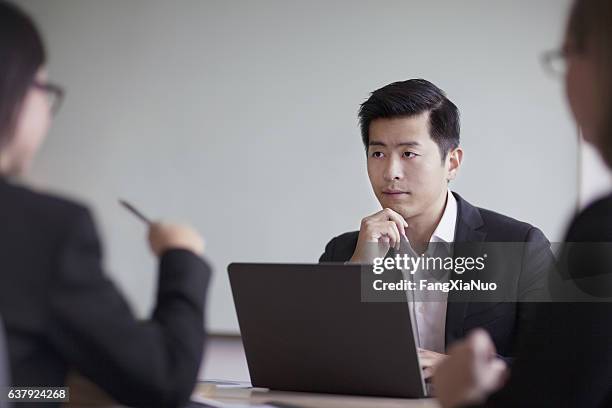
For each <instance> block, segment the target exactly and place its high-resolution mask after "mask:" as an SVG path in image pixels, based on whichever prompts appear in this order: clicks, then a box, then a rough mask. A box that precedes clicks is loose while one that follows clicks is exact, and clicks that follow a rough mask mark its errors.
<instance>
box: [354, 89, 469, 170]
mask: <svg viewBox="0 0 612 408" xmlns="http://www.w3.org/2000/svg"><path fill="white" fill-rule="evenodd" d="M424 112H429V129H430V136H431V138H432V139H433V141H434V142H436V144H437V145H438V148H439V149H440V156H441V157H442V162H444V159H445V158H446V155H447V154H448V152H449V151H451V150H452V149H454V148H456V147H458V146H459V133H460V126H459V110H458V109H457V107H456V106H455V104H454V103H452V102H451V101H450V100H449V99H448V98H447V97H446V94H445V93H444V91H442V90H441V89H440V88H438V87H437V86H435V85H434V84H432V83H431V82H429V81H426V80H424V79H409V80H407V81H402V82H394V83H392V84H389V85H386V86H383V87H382V88H380V89H377V90H375V91H374V92H372V94H371V95H370V97H369V98H368V100H367V101H365V102H364V103H362V104H361V108H360V109H359V123H360V126H361V139H362V141H363V144H364V146H365V148H366V151H367V149H368V145H369V143H370V123H372V121H373V120H375V119H379V118H389V119H390V118H402V117H411V116H415V115H420V114H421V113H424Z"/></svg>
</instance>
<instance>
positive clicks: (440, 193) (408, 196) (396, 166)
mask: <svg viewBox="0 0 612 408" xmlns="http://www.w3.org/2000/svg"><path fill="white" fill-rule="evenodd" d="M456 150H459V149H456ZM456 155H457V152H456V151H455V152H453V153H452V154H447V157H446V158H445V160H444V161H443V160H442V157H441V154H440V149H439V148H438V145H437V144H436V142H434V141H433V140H432V139H431V137H430V132H429V112H425V113H423V114H420V115H416V116H412V117H405V118H393V119H382V118H381V119H375V120H373V121H372V122H371V123H370V141H369V146H368V176H369V177H370V183H371V184H372V188H373V189H374V194H375V195H376V198H378V201H379V202H380V205H381V206H382V207H383V208H391V209H392V210H394V211H396V212H398V213H399V214H401V215H402V216H403V217H404V219H406V220H407V221H408V222H409V223H410V221H409V220H410V219H411V218H414V217H419V216H422V215H424V214H428V213H430V212H431V211H432V209H433V208H439V203H440V200H444V199H445V194H446V191H447V188H448V180H450V179H452V178H454V176H455V172H456V169H457V167H458V165H459V163H458V162H457V161H456V160H455V159H456ZM460 155H461V152H459V156H460ZM451 156H453V157H454V158H453V159H451ZM458 159H459V162H460V160H461V157H459V158H458ZM434 211H436V210H434Z"/></svg>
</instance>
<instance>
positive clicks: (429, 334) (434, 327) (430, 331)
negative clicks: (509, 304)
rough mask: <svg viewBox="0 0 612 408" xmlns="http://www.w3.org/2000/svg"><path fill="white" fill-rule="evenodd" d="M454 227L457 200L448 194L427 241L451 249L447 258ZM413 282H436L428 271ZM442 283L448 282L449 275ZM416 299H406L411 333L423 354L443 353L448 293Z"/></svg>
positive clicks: (418, 273)
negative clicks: (441, 212)
mask: <svg viewBox="0 0 612 408" xmlns="http://www.w3.org/2000/svg"><path fill="white" fill-rule="evenodd" d="M456 224H457V200H456V199H455V197H454V196H453V194H452V193H451V192H450V190H448V193H447V199H446V207H445V208H444V213H443V214H442V218H441V219H440V222H439V223H438V226H437V227H436V229H435V230H434V232H433V234H432V235H431V238H430V239H429V242H445V243H449V244H450V245H449V246H448V247H447V251H448V253H447V254H446V256H452V251H453V247H452V243H453V241H454V240H455V226H456ZM430 248H431V247H430ZM428 252H429V250H428ZM426 255H427V253H426ZM413 278H414V280H415V281H416V282H418V281H419V280H420V279H427V280H429V281H431V280H435V279H434V278H433V277H432V276H429V275H428V274H427V271H417V272H416V273H415V274H414V275H413ZM443 279H446V280H447V279H448V273H447V274H446V276H445V277H443ZM428 297H429V298H428ZM417 299H418V300H414V298H413V297H411V296H409V300H410V303H409V304H410V308H411V311H412V313H411V314H412V316H413V317H414V320H415V322H414V326H415V327H414V329H415V332H416V334H417V336H418V342H417V345H418V346H419V347H420V348H423V349H426V350H431V351H435V352H438V353H445V347H444V346H445V329H446V304H447V299H448V293H446V294H445V293H442V292H440V291H436V292H428V291H419V295H418V297H417ZM430 299H435V300H430Z"/></svg>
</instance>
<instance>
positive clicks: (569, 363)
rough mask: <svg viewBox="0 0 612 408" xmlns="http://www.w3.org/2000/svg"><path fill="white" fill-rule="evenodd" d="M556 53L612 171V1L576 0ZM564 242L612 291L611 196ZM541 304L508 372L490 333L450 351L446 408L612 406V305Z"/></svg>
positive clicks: (573, 100)
mask: <svg viewBox="0 0 612 408" xmlns="http://www.w3.org/2000/svg"><path fill="white" fill-rule="evenodd" d="M556 54H557V55H556V57H558V58H561V59H563V60H565V63H566V70H565V87H566V91H567V99H568V102H569V105H570V107H571V110H572V113H573V116H574V118H575V120H576V123H577V124H578V125H579V127H580V128H581V130H582V134H583V137H584V139H585V141H586V142H588V143H590V144H592V145H593V146H594V147H595V148H596V149H597V150H598V152H599V153H600V155H601V157H602V158H603V159H604V161H605V163H606V165H607V166H608V167H609V168H612V1H610V0H577V1H575V3H574V5H573V8H572V11H571V14H570V18H569V23H568V27H567V33H566V38H565V43H564V45H563V47H562V48H561V49H560V50H559V51H558V52H557V53H556ZM550 56H552V57H554V56H555V55H550V54H549V57H550ZM565 242H567V243H578V245H573V244H566V245H565V249H564V251H562V255H563V254H568V253H569V256H570V257H569V258H564V257H562V258H561V259H569V262H568V263H567V268H568V270H569V274H568V275H567V276H568V277H569V278H571V279H572V282H573V283H575V284H576V285H577V286H579V287H581V288H582V289H583V290H584V291H585V293H587V292H591V294H597V295H598V296H601V297H602V298H603V297H606V295H607V297H610V296H612V251H610V249H611V248H612V244H610V243H612V195H609V196H607V197H604V198H602V199H600V200H598V201H596V202H594V203H593V204H591V205H589V206H588V207H587V208H586V209H584V210H583V211H582V212H581V213H580V214H578V215H577V216H576V217H575V218H574V220H573V221H572V223H571V226H570V227H569V230H568V233H567V236H566V238H565ZM572 245H573V246H572ZM580 245H582V246H580ZM568 248H573V249H568ZM576 248H578V249H580V248H583V249H584V250H577V251H575V250H574V249H576ZM551 278H553V277H552V276H551ZM553 300H554V299H553ZM538 309H539V310H538V314H539V316H538V319H537V324H536V327H534V328H533V329H532V331H531V333H530V336H528V337H526V338H525V339H524V341H523V344H522V346H521V348H519V351H518V353H517V359H516V360H515V362H514V364H513V366H512V367H511V369H510V370H509V372H508V370H506V369H505V367H504V366H503V365H500V362H499V360H498V359H496V358H495V348H494V347H493V344H492V343H491V340H490V339H489V337H488V335H487V334H486V333H485V332H483V331H477V332H474V333H472V334H471V335H470V336H469V337H468V338H467V339H466V340H465V341H463V342H461V343H459V344H456V345H455V346H454V347H452V348H451V350H450V357H449V358H448V359H447V360H446V361H444V362H443V363H442V364H441V366H440V367H439V368H438V370H437V372H436V376H435V378H434V385H435V389H436V393H437V395H438V397H439V399H440V403H441V404H442V406H443V407H444V408H449V407H458V406H466V405H475V404H482V405H483V406H486V407H519V406H521V407H523V406H533V407H612V303H610V302H606V301H600V302H591V303H587V302H575V303H571V302H557V303H541V304H539V306H538Z"/></svg>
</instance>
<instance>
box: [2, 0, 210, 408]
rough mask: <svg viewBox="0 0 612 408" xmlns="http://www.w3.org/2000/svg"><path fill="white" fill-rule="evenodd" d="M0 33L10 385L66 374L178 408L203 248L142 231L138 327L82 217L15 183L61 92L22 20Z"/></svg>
mask: <svg viewBox="0 0 612 408" xmlns="http://www.w3.org/2000/svg"><path fill="white" fill-rule="evenodd" d="M0 27H2V35H1V36H0V61H1V63H0V316H2V319H3V321H4V324H5V329H6V335H7V349H8V354H9V360H10V377H11V383H12V385H13V386H18V387H25V386H31V387H33V386H40V387H59V386H64V385H65V382H66V375H67V372H68V370H69V369H71V368H74V369H76V370H77V371H79V372H80V373H81V374H82V375H84V376H85V377H87V378H88V379H90V380H91V381H93V382H94V383H96V384H97V385H99V386H100V387H101V388H102V389H104V390H105V391H106V392H108V393H109V394H110V395H111V396H112V397H114V398H115V399H116V400H117V401H119V402H121V403H123V404H127V405H133V406H141V407H152V406H167V407H177V406H181V405H184V404H185V403H186V402H187V401H188V400H189V397H190V395H191V392H192V390H193V387H194V384H195V381H196V377H197V373H198V369H199V366H200V361H201V358H202V352H203V347H204V341H205V331H204V315H203V309H204V303H205V296H206V289H207V286H208V281H209V278H210V269H209V267H208V266H207V264H206V263H205V261H204V260H203V259H202V258H201V255H202V253H203V247H204V244H203V241H202V238H201V237H200V236H199V235H198V233H197V232H195V231H194V230H193V229H191V228H190V227H186V226H180V225H175V224H168V223H153V224H152V225H151V226H150V229H149V234H148V238H149V245H150V247H151V250H152V251H153V253H154V254H155V255H156V256H157V257H158V258H159V281H158V287H157V299H156V304H155V308H154V310H153V313H152V315H151V317H150V318H149V319H148V320H145V321H140V320H137V319H136V318H135V317H134V315H133V314H132V312H131V310H130V308H129V307H128V304H127V303H126V301H125V299H124V298H123V296H122V295H121V294H120V292H119V290H118V289H117V288H116V286H115V285H114V284H113V283H112V282H111V281H110V280H109V279H108V277H107V276H106V275H105V274H104V272H103V271H102V250H101V245H100V243H99V240H98V234H97V232H96V229H95V227H94V222H93V220H92V217H91V215H90V212H89V211H88V210H87V208H85V207H83V206H81V205H79V204H76V203H73V202H71V201H68V200H65V199H63V198H59V197H54V196H51V195H48V194H44V193H40V192H36V191H33V190H32V189H30V188H27V187H23V186H20V185H18V184H17V183H16V182H15V180H16V179H18V178H19V176H21V175H22V174H23V173H25V172H26V171H27V170H28V168H29V166H30V164H31V162H32V160H33V159H34V156H35V155H36V152H37V151H38V149H39V147H40V145H41V143H42V142H43V140H44V139H45V136H46V135H47V131H48V129H49V127H50V124H51V117H52V113H54V112H55V111H56V110H57V107H58V103H59V101H60V100H61V97H62V96H63V92H62V90H61V88H60V87H59V86H57V85H54V84H52V83H51V82H50V81H49V79H48V77H47V70H46V55H45V49H44V45H43V41H42V39H41V37H40V34H39V32H38V30H37V28H36V26H35V25H34V23H33V22H32V20H31V19H30V18H29V17H28V16H27V15H26V14H25V13H24V12H23V11H21V10H20V9H19V8H17V7H16V6H14V5H12V4H10V3H8V2H5V1H2V0H0ZM92 106H93V105H92ZM57 405H59V404H57Z"/></svg>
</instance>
